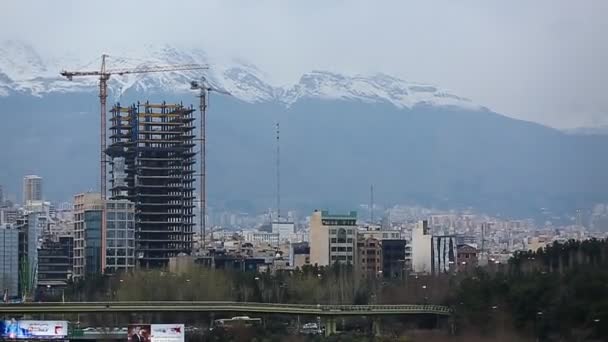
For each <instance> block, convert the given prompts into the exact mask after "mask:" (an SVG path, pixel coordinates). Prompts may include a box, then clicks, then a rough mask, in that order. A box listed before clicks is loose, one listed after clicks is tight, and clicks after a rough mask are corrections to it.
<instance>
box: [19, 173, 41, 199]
mask: <svg viewBox="0 0 608 342" xmlns="http://www.w3.org/2000/svg"><path fill="white" fill-rule="evenodd" d="M34 201H37V202H41V201H42V177H39V176H36V175H28V176H25V177H23V204H25V205H27V204H28V203H31V202H34Z"/></svg>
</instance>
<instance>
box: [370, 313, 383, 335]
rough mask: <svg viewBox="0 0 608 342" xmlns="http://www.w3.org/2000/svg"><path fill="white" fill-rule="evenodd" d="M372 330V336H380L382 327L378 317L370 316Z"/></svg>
mask: <svg viewBox="0 0 608 342" xmlns="http://www.w3.org/2000/svg"><path fill="white" fill-rule="evenodd" d="M372 332H373V334H374V336H382V327H381V323H380V317H374V318H372Z"/></svg>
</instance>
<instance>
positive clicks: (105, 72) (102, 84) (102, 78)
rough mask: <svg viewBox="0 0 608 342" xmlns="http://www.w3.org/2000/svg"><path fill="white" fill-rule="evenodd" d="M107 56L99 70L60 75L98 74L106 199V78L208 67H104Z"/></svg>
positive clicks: (103, 195)
mask: <svg viewBox="0 0 608 342" xmlns="http://www.w3.org/2000/svg"><path fill="white" fill-rule="evenodd" d="M108 57H109V56H108V55H106V54H103V55H101V69H100V70H99V71H66V70H64V71H62V72H61V76H64V77H66V78H67V79H68V80H70V81H71V80H72V79H73V78H74V77H81V76H82V77H85V76H99V103H100V107H101V108H100V110H101V112H100V114H101V115H100V120H101V135H100V157H101V158H100V166H101V167H100V178H101V179H100V183H101V184H100V193H101V198H102V199H104V200H105V199H106V164H107V163H106V154H105V150H106V100H107V98H108V80H109V79H110V76H112V75H119V76H122V75H127V74H146V73H152V72H168V71H180V70H200V69H209V67H208V66H207V65H201V64H182V65H165V66H143V67H138V68H132V69H106V59H107V58H108Z"/></svg>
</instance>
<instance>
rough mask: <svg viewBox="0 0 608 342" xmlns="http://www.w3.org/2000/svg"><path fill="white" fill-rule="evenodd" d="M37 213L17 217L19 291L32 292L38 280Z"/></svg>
mask: <svg viewBox="0 0 608 342" xmlns="http://www.w3.org/2000/svg"><path fill="white" fill-rule="evenodd" d="M39 216H40V214H38V213H27V214H25V215H23V216H21V217H19V218H18V219H17V228H18V229H19V293H20V294H22V295H23V294H25V295H27V296H29V295H31V294H33V291H34V290H35V288H36V284H37V282H38V247H39V246H38V231H39V219H38V218H39Z"/></svg>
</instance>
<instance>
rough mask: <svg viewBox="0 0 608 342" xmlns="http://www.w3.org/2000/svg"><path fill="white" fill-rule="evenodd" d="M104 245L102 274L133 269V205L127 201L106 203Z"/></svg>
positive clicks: (134, 259)
mask: <svg viewBox="0 0 608 342" xmlns="http://www.w3.org/2000/svg"><path fill="white" fill-rule="evenodd" d="M106 227H107V232H106V243H105V252H106V253H105V265H104V272H109V273H117V272H123V271H131V270H133V269H134V268H135V262H136V255H135V205H134V204H133V203H132V202H130V201H127V200H108V201H106Z"/></svg>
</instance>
